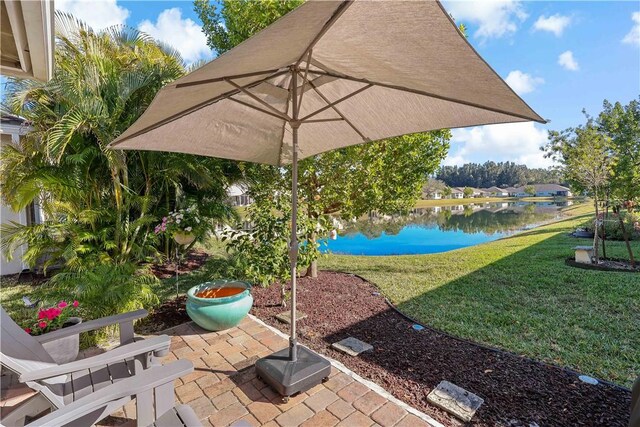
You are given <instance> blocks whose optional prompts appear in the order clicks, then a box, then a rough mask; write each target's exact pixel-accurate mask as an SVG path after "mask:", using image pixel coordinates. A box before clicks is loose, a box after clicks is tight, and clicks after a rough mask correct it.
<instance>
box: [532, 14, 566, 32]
mask: <svg viewBox="0 0 640 427" xmlns="http://www.w3.org/2000/svg"><path fill="white" fill-rule="evenodd" d="M569 24H571V18H570V17H568V16H563V15H560V14H558V13H556V14H555V15H552V16H549V17H548V18H547V17H546V16H544V15H541V16H540V17H539V18H538V20H537V21H536V22H535V23H534V24H533V28H534V29H535V30H538V31H549V32H550V33H553V34H555V35H556V37H560V36H561V35H562V32H563V31H564V29H565V28H567V27H568V26H569Z"/></svg>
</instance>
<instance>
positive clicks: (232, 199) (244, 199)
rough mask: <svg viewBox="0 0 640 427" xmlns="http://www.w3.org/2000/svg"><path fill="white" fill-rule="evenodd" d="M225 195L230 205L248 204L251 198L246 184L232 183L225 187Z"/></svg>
mask: <svg viewBox="0 0 640 427" xmlns="http://www.w3.org/2000/svg"><path fill="white" fill-rule="evenodd" d="M227 196H228V197H229V203H231V206H248V205H250V204H251V203H253V200H252V199H251V197H250V196H249V194H248V193H247V186H246V185H244V184H233V185H232V186H231V187H229V188H228V189H227Z"/></svg>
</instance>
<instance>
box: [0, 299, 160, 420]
mask: <svg viewBox="0 0 640 427" xmlns="http://www.w3.org/2000/svg"><path fill="white" fill-rule="evenodd" d="M146 314H147V313H146V311H144V310H138V311H135V312H131V313H125V314H120V315H116V316H110V317H105V318H102V319H96V320H91V321H88V322H85V323H81V324H79V325H74V326H71V327H68V328H64V329H60V330H57V331H54V332H51V333H48V334H44V335H40V336H36V337H34V336H31V335H29V334H27V333H26V332H25V331H24V330H22V328H20V327H19V326H18V325H17V324H16V323H15V322H14V321H13V320H12V319H11V317H9V315H8V314H7V313H6V312H5V311H4V309H2V308H1V307H0V332H1V335H0V363H2V365H3V366H4V367H6V368H8V369H10V370H11V371H13V372H15V373H16V374H18V375H19V380H20V381H21V382H24V383H26V384H27V385H28V386H29V387H30V388H31V389H33V390H35V391H37V392H38V394H36V395H34V396H33V397H31V398H30V399H29V400H28V401H27V402H24V403H23V404H22V405H20V406H19V407H18V408H16V409H14V410H13V411H12V412H10V413H9V414H8V415H7V416H5V417H4V418H3V420H2V424H3V425H21V423H23V422H24V420H25V418H26V417H33V416H35V415H37V414H39V413H41V412H42V411H44V410H46V409H49V408H53V409H56V408H63V407H65V406H66V405H68V404H70V403H71V402H74V401H76V400H78V399H80V398H82V397H85V396H87V395H88V394H91V393H93V392H95V391H97V390H100V389H101V388H104V387H106V386H108V385H110V384H112V383H115V382H117V381H120V380H123V379H125V378H129V377H131V376H132V375H134V374H136V373H139V372H141V371H143V370H144V369H146V368H149V367H151V366H154V365H159V363H160V362H159V358H161V357H164V356H166V355H167V354H168V352H169V346H170V345H171V338H170V337H168V336H166V335H162V336H158V337H154V338H151V339H146V340H141V341H137V342H134V338H133V321H134V320H135V319H139V318H141V317H144V316H146ZM114 324H118V325H120V342H121V346H120V347H118V348H116V349H114V350H110V351H108V352H106V353H103V354H99V355H97V356H93V357H89V358H86V359H82V360H76V361H74V362H70V363H65V364H62V365H59V364H57V363H56V362H55V361H54V360H53V359H52V358H51V356H50V355H49V354H48V353H47V351H46V350H45V348H44V347H43V346H42V343H43V342H50V341H55V340H56V339H59V338H64V337H67V336H70V335H75V334H79V333H80V332H85V331H90V330H95V329H99V328H103V327H105V326H109V325H114ZM27 403H28V404H27Z"/></svg>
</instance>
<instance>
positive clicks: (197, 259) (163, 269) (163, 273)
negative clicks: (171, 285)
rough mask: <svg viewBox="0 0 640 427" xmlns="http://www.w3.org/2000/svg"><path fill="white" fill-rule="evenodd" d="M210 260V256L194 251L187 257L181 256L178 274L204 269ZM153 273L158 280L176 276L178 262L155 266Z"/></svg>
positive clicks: (152, 268)
mask: <svg viewBox="0 0 640 427" xmlns="http://www.w3.org/2000/svg"><path fill="white" fill-rule="evenodd" d="M208 259H209V254H207V253H206V252H203V251H198V250H192V251H189V253H188V254H186V255H181V256H180V265H179V268H178V274H186V273H189V272H191V271H193V270H197V269H198V268H200V267H202V266H203V265H204V263H205V262H207V260H208ZM151 271H152V272H153V274H154V275H155V276H156V277H157V278H158V279H169V278H171V277H175V276H176V262H175V261H174V260H173V259H172V260H168V261H167V262H165V263H164V264H154V265H152V266H151Z"/></svg>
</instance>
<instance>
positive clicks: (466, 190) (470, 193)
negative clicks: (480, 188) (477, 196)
mask: <svg viewBox="0 0 640 427" xmlns="http://www.w3.org/2000/svg"><path fill="white" fill-rule="evenodd" d="M462 195H463V196H464V198H465V199H468V198H469V197H471V196H473V189H471V188H469V187H464V190H462Z"/></svg>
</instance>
